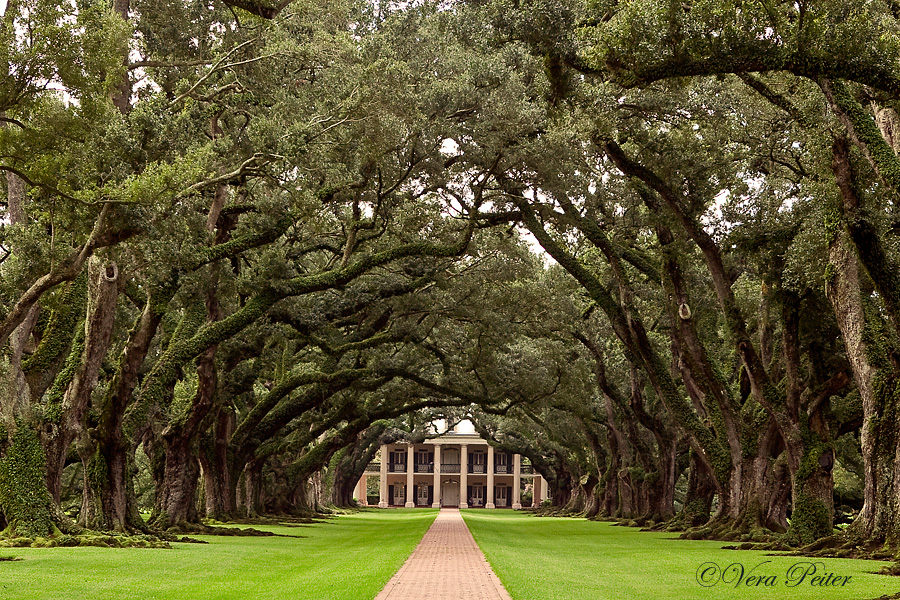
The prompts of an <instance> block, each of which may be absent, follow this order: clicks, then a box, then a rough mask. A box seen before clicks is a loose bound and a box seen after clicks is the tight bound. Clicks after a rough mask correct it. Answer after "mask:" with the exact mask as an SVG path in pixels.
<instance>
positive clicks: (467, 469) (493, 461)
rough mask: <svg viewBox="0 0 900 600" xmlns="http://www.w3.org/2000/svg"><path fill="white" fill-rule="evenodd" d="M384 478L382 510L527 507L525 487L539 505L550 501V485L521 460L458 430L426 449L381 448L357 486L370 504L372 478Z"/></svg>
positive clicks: (423, 446) (425, 444) (361, 497)
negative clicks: (378, 458)
mask: <svg viewBox="0 0 900 600" xmlns="http://www.w3.org/2000/svg"><path fill="white" fill-rule="evenodd" d="M376 474H377V476H378V478H379V494H378V506H379V507H381V508H387V507H389V506H405V507H407V508H414V507H417V506H418V507H426V506H431V507H434V508H440V507H442V506H452V507H457V506H458V507H459V508H477V507H483V508H515V509H519V508H522V502H521V493H522V487H523V484H525V485H528V484H530V486H529V487H530V488H531V490H532V492H533V493H532V498H533V505H534V506H538V505H540V502H541V500H544V499H546V498H547V485H546V482H545V481H544V480H543V478H542V477H541V475H540V474H538V473H535V472H534V470H533V468H532V467H531V465H523V464H522V460H521V456H520V455H518V454H509V453H506V452H498V451H495V449H494V448H493V447H492V446H489V445H488V443H487V442H486V441H485V440H483V439H482V438H481V437H479V436H478V435H477V434H476V433H474V432H467V431H465V426H464V425H463V427H457V428H454V429H451V430H450V431H447V432H446V433H444V434H442V435H440V436H438V437H435V438H433V439H429V440H425V441H424V442H422V443H420V444H410V443H402V442H401V443H395V444H386V445H383V446H382V447H381V461H380V462H372V463H370V464H369V465H368V467H367V468H366V472H365V473H363V476H362V477H361V478H360V480H359V484H358V485H357V488H356V489H357V493H356V497H357V498H358V500H359V502H360V504H362V505H367V500H366V486H367V484H368V478H369V477H373V476H376Z"/></svg>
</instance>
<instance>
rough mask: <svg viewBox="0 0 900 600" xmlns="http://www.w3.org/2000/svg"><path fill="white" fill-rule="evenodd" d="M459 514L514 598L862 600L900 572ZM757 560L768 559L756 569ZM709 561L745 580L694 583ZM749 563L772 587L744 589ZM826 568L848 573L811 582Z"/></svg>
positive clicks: (614, 530)
mask: <svg viewBox="0 0 900 600" xmlns="http://www.w3.org/2000/svg"><path fill="white" fill-rule="evenodd" d="M463 516H464V518H465V520H466V523H467V524H468V526H469V529H470V530H471V531H472V535H473V536H474V537H475V540H476V541H477V542H478V545H479V546H480V547H481V549H482V551H483V552H484V554H485V556H486V557H487V559H488V561H489V562H490V563H491V565H492V566H493V567H494V570H495V571H496V573H497V575H498V576H499V577H500V580H501V581H502V582H503V584H504V585H505V586H506V589H507V590H508V591H509V593H510V595H512V597H513V598H514V599H515V600H537V599H540V600H581V599H584V600H588V599H590V600H611V599H616V600H618V599H623V600H624V599H629V600H632V599H633V600H644V599H646V600H650V599H653V600H660V599H667V598H671V599H673V600H684V599H691V600H693V599H702V600H719V599H722V600H724V599H730V598H756V599H759V600H770V599H773V598H786V599H788V598H789V599H791V600H801V599H810V600H812V599H817V600H819V599H821V600H849V599H856V600H863V599H869V598H876V597H878V596H881V595H883V594H893V593H896V592H898V591H900V577H888V576H884V575H874V574H872V572H873V571H878V570H880V569H881V567H882V566H883V565H884V564H886V563H880V562H874V561H863V560H847V559H807V558H800V557H793V556H767V555H766V553H765V552H756V551H736V550H723V549H721V547H722V546H724V545H727V544H724V543H722V542H705V541H687V540H678V539H675V538H677V536H676V535H672V534H664V533H645V532H641V531H639V530H638V529H635V528H631V527H617V526H614V525H613V524H611V523H600V522H592V521H586V520H584V519H564V518H550V517H547V518H539V517H534V516H532V515H530V514H523V513H516V512H512V511H499V510H498V511H486V510H467V511H463ZM764 561H771V562H769V563H767V564H763V565H761V566H759V567H757V565H760V563H763V562H764ZM808 561H814V562H817V563H819V564H818V567H817V572H816V573H814V574H813V573H810V574H809V575H807V577H806V578H805V580H803V581H802V582H801V583H799V584H798V585H796V586H795V587H787V586H786V583H787V579H786V572H787V570H788V569H789V568H790V567H791V566H792V565H795V564H797V563H799V562H808ZM710 562H712V563H717V564H718V565H719V566H720V568H723V569H724V568H727V567H728V565H731V564H733V563H739V564H742V565H743V566H744V570H745V577H744V579H743V581H744V583H743V584H741V585H738V586H737V587H735V584H734V581H733V580H732V579H731V577H732V576H733V575H734V574H733V573H729V574H728V575H726V576H725V578H726V579H728V580H731V581H732V583H731V584H726V583H724V582H722V581H719V583H718V584H716V585H714V586H712V587H703V586H701V585H700V584H699V583H698V581H697V572H698V569H699V568H700V565H702V564H704V563H710ZM754 567H757V568H756V570H755V571H754V572H753V574H754V575H756V574H762V575H764V576H766V577H768V576H773V575H774V576H775V577H776V580H775V583H776V585H775V587H768V586H765V585H760V586H758V587H757V586H752V587H747V586H746V585H745V584H746V582H747V581H748V577H749V573H748V572H749V571H750V570H751V569H753V568H754ZM805 568H806V567H801V569H805ZM825 573H833V574H835V575H837V576H841V577H844V576H848V575H849V576H850V577H851V579H850V580H849V582H846V584H845V585H843V586H838V587H833V586H829V587H821V586H813V585H810V582H811V581H812V577H814V576H817V575H822V574H825ZM707 574H708V575H711V574H712V571H708V573H707ZM798 579H799V577H798ZM751 581H752V580H751ZM770 581H771V580H770ZM754 583H755V582H754Z"/></svg>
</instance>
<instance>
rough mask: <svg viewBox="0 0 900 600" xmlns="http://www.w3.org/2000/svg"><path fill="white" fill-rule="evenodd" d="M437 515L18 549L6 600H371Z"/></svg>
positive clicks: (3, 576) (392, 513)
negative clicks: (181, 540) (160, 546)
mask: <svg viewBox="0 0 900 600" xmlns="http://www.w3.org/2000/svg"><path fill="white" fill-rule="evenodd" d="M436 514H437V511H436V510H430V509H429V510H424V509H418V510H415V509H409V510H404V509H396V510H367V511H365V512H361V513H358V514H352V515H344V516H340V517H337V518H335V519H330V520H328V521H327V522H325V523H317V524H314V525H309V526H302V527H283V526H273V527H261V526H260V527H257V529H266V530H269V531H272V532H275V533H279V534H286V535H294V536H297V535H299V536H304V537H302V538H296V537H212V536H206V537H204V536H200V537H202V539H204V540H206V541H208V542H209V544H208V545H206V544H174V549H173V550H150V549H137V548H131V549H105V548H47V549H33V548H11V549H3V550H2V551H0V554H2V555H15V556H18V557H21V558H23V559H24V560H22V561H18V562H0V598H2V599H3V600H18V599H22V600H25V599H28V600H43V599H46V600H51V599H52V600H66V599H71V600H85V599H87V598H91V599H97V600H127V599H135V600H151V599H159V600H169V599H173V600H176V599H184V600H199V599H203V600H214V599H221V600H286V599H291V600H371V598H374V597H375V595H376V594H377V593H378V592H379V591H380V590H381V588H382V587H384V585H385V584H386V583H387V581H388V579H390V578H391V575H393V574H394V573H395V572H396V571H397V569H399V568H400V566H401V565H402V564H403V562H404V561H405V560H406V558H407V557H408V556H409V555H410V553H411V552H412V551H413V549H414V548H415V547H416V544H418V542H419V540H420V539H421V538H422V536H423V535H424V533H425V531H426V530H427V529H428V527H429V526H430V525H431V522H432V521H433V520H434V517H435V515H436Z"/></svg>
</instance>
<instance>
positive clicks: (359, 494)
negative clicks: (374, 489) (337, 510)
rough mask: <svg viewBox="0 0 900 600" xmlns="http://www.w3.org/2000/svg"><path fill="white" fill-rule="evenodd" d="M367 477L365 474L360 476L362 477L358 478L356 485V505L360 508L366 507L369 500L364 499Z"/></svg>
mask: <svg viewBox="0 0 900 600" xmlns="http://www.w3.org/2000/svg"><path fill="white" fill-rule="evenodd" d="M368 483H369V476H368V475H366V474H365V473H363V474H362V477H360V478H359V483H357V484H356V503H357V504H359V505H360V506H368V505H369V500H368V498H366V489H367V488H368Z"/></svg>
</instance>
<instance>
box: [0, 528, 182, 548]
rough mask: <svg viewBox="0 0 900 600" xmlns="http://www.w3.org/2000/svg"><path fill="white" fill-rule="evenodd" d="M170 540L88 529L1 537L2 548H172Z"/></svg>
mask: <svg viewBox="0 0 900 600" xmlns="http://www.w3.org/2000/svg"><path fill="white" fill-rule="evenodd" d="M170 541H177V540H169V539H164V538H163V537H160V536H155V535H144V534H142V535H129V534H122V533H100V532H96V531H88V532H85V533H82V534H79V535H70V534H67V533H61V534H59V535H52V536H47V537H33V538H32V537H8V538H0V548H56V547H63V548H74V547H95V548H171V547H172V546H171V545H170V544H169V542H170Z"/></svg>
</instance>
